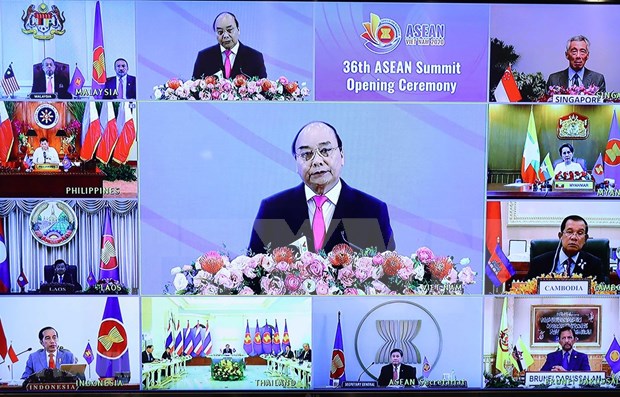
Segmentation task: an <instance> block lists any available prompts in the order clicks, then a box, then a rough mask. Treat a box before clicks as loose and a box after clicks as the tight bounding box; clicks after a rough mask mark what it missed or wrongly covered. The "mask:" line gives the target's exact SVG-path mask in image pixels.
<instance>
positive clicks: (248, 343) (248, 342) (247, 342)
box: [243, 320, 252, 356]
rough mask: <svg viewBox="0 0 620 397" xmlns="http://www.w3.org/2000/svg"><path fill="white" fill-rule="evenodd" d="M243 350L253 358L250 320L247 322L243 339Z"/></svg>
mask: <svg viewBox="0 0 620 397" xmlns="http://www.w3.org/2000/svg"><path fill="white" fill-rule="evenodd" d="M243 350H245V352H246V354H247V355H248V356H252V334H250V320H245V336H244V337H243Z"/></svg>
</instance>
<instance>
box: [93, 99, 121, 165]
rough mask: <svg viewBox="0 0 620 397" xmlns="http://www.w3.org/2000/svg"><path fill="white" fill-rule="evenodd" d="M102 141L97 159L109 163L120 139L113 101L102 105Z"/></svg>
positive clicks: (98, 147)
mask: <svg viewBox="0 0 620 397" xmlns="http://www.w3.org/2000/svg"><path fill="white" fill-rule="evenodd" d="M99 121H100V122H101V131H103V132H102V133H101V141H100V142H99V146H97V160H99V161H101V162H102V163H104V164H107V163H108V162H109V161H110V157H112V152H113V151H114V147H115V146H116V142H117V140H118V127H117V126H116V116H115V115H114V106H113V105H112V102H105V103H104V104H103V106H102V107H101V117H99Z"/></svg>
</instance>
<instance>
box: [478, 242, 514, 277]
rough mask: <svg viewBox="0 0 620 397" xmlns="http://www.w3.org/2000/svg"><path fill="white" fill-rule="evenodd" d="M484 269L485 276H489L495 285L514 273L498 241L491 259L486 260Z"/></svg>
mask: <svg viewBox="0 0 620 397" xmlns="http://www.w3.org/2000/svg"><path fill="white" fill-rule="evenodd" d="M485 270H486V274H487V277H489V280H491V282H492V283H493V285H495V286H496V287H499V286H500V285H502V284H504V283H505V282H506V281H508V280H510V279H511V278H512V276H514V275H515V273H516V271H515V269H514V267H513V266H512V263H510V261H509V260H508V258H507V257H506V255H504V251H502V247H501V246H500V243H499V241H498V242H497V245H496V246H495V250H494V251H493V254H492V255H491V259H489V261H488V262H487V265H486V269H485Z"/></svg>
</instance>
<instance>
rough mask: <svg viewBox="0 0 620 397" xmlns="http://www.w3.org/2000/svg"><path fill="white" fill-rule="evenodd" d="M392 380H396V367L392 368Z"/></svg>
mask: <svg viewBox="0 0 620 397" xmlns="http://www.w3.org/2000/svg"><path fill="white" fill-rule="evenodd" d="M392 380H398V366H396V365H395V366H394V372H392Z"/></svg>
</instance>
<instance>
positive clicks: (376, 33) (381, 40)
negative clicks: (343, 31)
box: [361, 13, 402, 54]
mask: <svg viewBox="0 0 620 397" xmlns="http://www.w3.org/2000/svg"><path fill="white" fill-rule="evenodd" d="M362 26H364V33H362V34H361V37H362V38H363V39H365V40H366V42H365V43H364V47H366V49H368V50H369V51H371V52H374V53H375V54H387V53H389V52H392V51H394V50H395V49H396V47H398V45H399V44H400V41H401V39H402V35H401V32H400V26H399V25H398V24H397V23H396V22H395V21H393V20H392V19H389V18H381V17H379V16H378V15H376V14H373V13H370V22H364V23H362Z"/></svg>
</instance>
